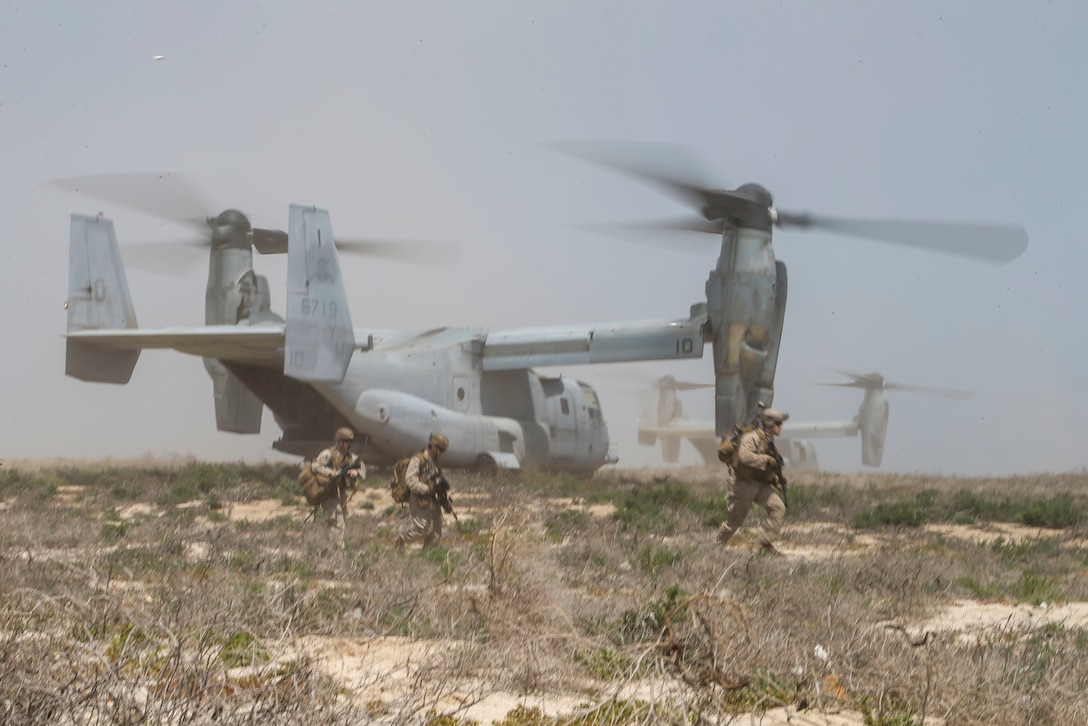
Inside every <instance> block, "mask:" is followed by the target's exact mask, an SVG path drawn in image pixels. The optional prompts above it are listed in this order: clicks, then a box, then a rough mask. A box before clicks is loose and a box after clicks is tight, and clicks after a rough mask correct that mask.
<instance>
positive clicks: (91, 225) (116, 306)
mask: <svg viewBox="0 0 1088 726" xmlns="http://www.w3.org/2000/svg"><path fill="white" fill-rule="evenodd" d="M67 308H68V332H69V333H73V332H79V331H82V330H109V329H118V328H135V327H136V311H135V309H134V308H133V306H132V296H131V295H130V294H129V291H128V281H127V280H126V279H125V270H124V267H123V266H122V265H121V253H120V251H119V250H118V248H117V235H116V234H115V233H114V231H113V222H111V221H110V220H108V219H102V218H100V217H86V216H82V215H78V214H73V215H72V236H71V240H70V242H69V246H68V302H67ZM139 357H140V351H138V350H136V351H130V350H120V351H119V350H110V349H106V348H101V347H98V346H96V345H94V344H93V343H92V342H89V341H86V340H73V339H72V338H69V339H68V343H67V355H66V361H65V371H64V372H65V373H66V374H67V375H69V376H72V377H73V378H78V379H80V380H83V381H95V382H100V383H128V381H129V379H130V378H131V377H132V371H133V369H134V368H135V367H136V361H137V360H138V359H139Z"/></svg>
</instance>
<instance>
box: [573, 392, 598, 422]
mask: <svg viewBox="0 0 1088 726" xmlns="http://www.w3.org/2000/svg"><path fill="white" fill-rule="evenodd" d="M578 385H579V386H580V387H581V388H582V398H583V399H584V400H585V402H586V414H587V415H588V416H589V420H590V421H591V422H597V421H600V420H601V402H600V400H599V399H598V398H597V392H596V391H594V390H593V389H592V388H590V387H589V386H587V385H586V384H584V383H579V384H578Z"/></svg>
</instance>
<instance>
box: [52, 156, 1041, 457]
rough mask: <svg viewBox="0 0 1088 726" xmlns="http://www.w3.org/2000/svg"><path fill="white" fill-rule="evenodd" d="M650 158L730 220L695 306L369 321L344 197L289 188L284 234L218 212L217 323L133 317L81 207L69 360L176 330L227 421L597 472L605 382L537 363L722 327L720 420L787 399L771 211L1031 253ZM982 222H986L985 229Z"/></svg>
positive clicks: (95, 225) (121, 278)
mask: <svg viewBox="0 0 1088 726" xmlns="http://www.w3.org/2000/svg"><path fill="white" fill-rule="evenodd" d="M594 160H598V161H599V159H594ZM642 173H643V174H644V175H648V176H649V177H650V178H651V179H652V180H653V181H656V182H658V183H665V184H666V186H667V187H669V188H671V189H672V190H673V191H676V190H680V191H681V192H682V196H686V197H691V196H692V195H695V196H697V197H698V198H700V199H703V200H704V201H705V204H704V205H703V209H702V213H703V216H704V217H705V219H706V220H707V222H706V223H703V224H701V225H700V230H701V231H715V232H717V233H719V234H721V253H720V255H719V257H718V261H717V264H716V265H715V267H714V269H712V270H711V272H710V275H709V278H708V280H707V283H706V299H705V302H697V303H695V304H694V305H692V306H691V307H690V311H689V314H687V315H686V316H683V317H680V318H676V319H663V320H648V321H635V322H608V323H600V324H575V325H568V326H561V327H545V328H542V327H536V328H517V329H510V330H497V331H486V330H480V329H473V328H439V329H434V330H428V331H426V332H423V333H414V332H407V331H392V330H381V329H367V328H354V327H353V325H352V321H351V317H350V314H349V311H348V305H347V298H346V294H345V291H344V284H343V279H342V276H341V272H340V263H339V260H338V256H337V252H336V243H335V242H334V239H333V234H332V226H331V222H330V218H329V214H328V213H327V212H326V211H325V210H322V209H318V208H315V207H308V206H302V205H292V206H291V207H290V223H289V228H288V232H287V233H286V234H285V233H283V232H280V231H277V230H268V229H260V228H254V227H252V226H251V225H250V222H249V220H248V219H247V218H246V217H245V215H243V214H242V213H241V212H238V211H236V210H227V211H225V212H222V213H221V214H219V215H218V216H217V217H214V218H209V219H207V225H208V227H210V229H211V238H210V264H209V276H208V284H207V291H206V306H205V325H203V326H199V327H186V328H168V329H160V330H144V329H140V328H138V327H137V325H136V316H135V312H134V306H133V303H132V299H131V296H130V294H129V291H128V285H127V282H126V277H125V273H124V269H123V267H122V264H121V257H120V252H119V249H118V244H117V238H116V235H115V233H114V227H113V224H112V222H110V221H109V220H107V219H104V218H101V217H90V216H80V215H73V217H72V225H71V245H70V260H69V285H68V303H67V310H68V327H67V330H68V333H67V338H68V339H67V365H66V373H67V374H68V375H70V376H73V377H76V378H79V379H81V380H86V381H99V382H108V383H126V382H127V381H128V380H129V378H130V377H131V374H132V371H133V369H134V367H135V365H136V362H137V358H138V356H139V353H140V351H141V350H143V349H146V348H171V349H174V350H178V351H180V352H183V353H188V354H191V355H196V356H201V357H203V358H204V360H205V365H206V367H207V369H208V371H209V373H210V374H211V376H212V379H213V383H214V396H215V412H216V424H217V427H218V428H219V430H221V431H231V432H237V433H246V434H255V433H259V431H260V424H261V413H262V409H263V407H264V406H268V407H269V408H270V409H271V411H272V413H273V415H274V417H275V419H276V422H277V423H278V425H279V426H280V428H281V429H282V431H283V435H282V436H281V437H280V438H279V439H278V440H277V441H276V442H275V443H274V444H273V446H274V447H275V448H276V449H278V450H280V451H284V452H288V453H293V454H298V455H310V454H312V453H314V452H315V451H316V450H318V449H320V448H321V447H322V446H324V445H326V444H327V441H328V437H329V432H330V431H333V430H334V429H335V428H337V427H339V426H341V425H345V426H351V427H352V428H354V429H355V430H356V431H357V432H358V433H359V434H360V437H359V438H361V439H362V440H364V441H365V444H364V446H363V447H362V449H361V450H360V451H359V453H360V454H361V455H362V456H363V457H364V459H365V460H366V461H368V462H373V463H375V464H382V463H391V462H393V461H395V460H396V459H397V458H399V457H401V456H404V455H406V454H408V453H411V452H413V451H416V450H418V449H419V448H420V446H421V443H422V442H423V441H425V439H426V437H427V435H428V434H429V433H430V432H432V431H441V432H443V433H445V434H447V435H448V436H449V438H450V448H449V450H448V451H447V452H446V454H445V455H444V457H443V463H445V464H447V465H449V466H462V467H472V466H500V467H509V468H514V467H520V466H525V465H532V466H537V467H540V468H542V469H547V470H559V471H572V472H592V471H594V470H596V469H597V468H599V467H601V466H603V465H606V464H611V463H615V462H616V461H617V456H616V453H615V451H614V448H613V446H612V445H611V443H610V441H609V437H608V429H607V426H606V424H605V420H604V418H603V415H602V411H601V405H600V401H599V400H598V397H597V394H596V392H595V391H594V390H593V388H592V387H590V386H589V385H586V384H584V383H580V382H578V381H575V380H572V379H569V378H566V377H559V378H550V377H545V376H542V375H539V374H538V373H536V372H535V371H534V370H533V367H534V366H536V367H544V366H549V367H550V366H566V365H580V364H589V363H619V362H626V361H646V360H677V359H691V358H701V357H702V356H703V348H704V345H705V344H706V343H710V345H711V346H712V348H713V353H714V373H715V382H716V383H715V388H716V390H715V403H716V406H715V428H716V431H717V434H718V435H719V436H720V435H723V434H724V433H725V432H727V431H729V430H730V429H731V428H732V426H733V425H734V424H735V423H739V422H742V421H744V420H745V419H747V418H748V417H749V416H750V414H751V411H752V409H753V408H754V406H755V405H756V402H763V403H766V404H767V405H770V403H771V401H772V399H773V381H774V372H775V366H776V363H777V358H778V349H779V342H780V335H781V330H782V320H783V316H784V315H785V302H786V268H785V265H784V264H783V263H782V262H780V261H777V260H776V259H775V255H774V250H773V248H772V246H771V228H772V226H773V225H774V224H776V223H777V224H787V223H792V224H794V225H795V226H799V227H802V228H804V227H821V226H822V227H825V228H827V227H831V228H835V229H839V230H840V231H842V232H844V233H846V234H854V235H859V236H871V237H875V238H877V239H884V240H889V239H890V240H891V241H896V242H901V243H906V242H908V240H906V239H904V237H910V236H914V235H920V241H917V242H916V244H918V245H919V246H922V247H929V248H935V249H938V250H943V251H951V252H956V253H960V254H969V255H974V256H979V257H983V258H987V259H998V260H1003V259H1012V258H1013V257H1016V256H1017V255H1019V254H1020V252H1021V251H1022V250H1023V248H1024V246H1026V243H1027V239H1026V235H1025V234H1024V232H1023V230H1019V229H1017V228H1006V227H997V226H993V225H990V226H985V227H980V226H977V225H937V224H933V223H892V222H888V223H883V224H884V225H885V226H886V227H887V229H883V230H881V229H876V228H874V225H876V224H877V223H872V222H854V223H850V222H847V221H844V220H819V219H817V218H814V217H809V216H807V215H787V214H784V213H781V212H778V211H776V210H775V208H774V207H773V206H771V198H770V194H769V193H768V192H767V191H766V190H765V189H763V187H760V186H758V185H751V184H749V185H744V186H742V187H740V188H738V189H737V190H735V191H724V192H723V191H703V190H701V189H699V188H696V187H694V186H692V185H691V184H685V183H683V182H678V181H676V180H675V179H664V178H663V177H662V176H660V175H658V176H657V177H654V175H653V173H652V171H651V172H645V171H643V172H642ZM162 178H163V177H161V176H152V175H148V179H147V185H146V186H147V187H148V188H149V190H150V191H153V189H151V187H154V186H155V183H156V180H161V179H162ZM70 181H78V182H80V183H78V184H76V186H78V187H79V188H80V189H83V190H89V189H93V187H94V184H93V183H92V182H91V181H90V180H87V183H82V181H81V180H70ZM66 186H71V184H70V183H69V184H66ZM145 191H148V190H145ZM90 193H92V194H94V191H91V192H90ZM98 196H106V198H109V196H107V195H104V194H98ZM115 200H116V199H115ZM121 201H122V203H124V200H121ZM191 217H192V215H188V216H186V217H185V218H187V219H191ZM175 218H177V217H175ZM851 224H853V225H860V226H851ZM708 225H709V226H708ZM703 227H706V229H702V228H703ZM980 234H981V235H984V236H987V239H986V240H985V241H981V242H980V239H979V238H980ZM961 237H966V240H964V239H961ZM254 249H257V250H258V251H259V252H262V253H277V252H279V253H282V252H286V253H287V258H288V262H287V302H286V316H285V317H280V316H279V315H277V314H275V313H273V312H272V311H271V304H270V301H271V294H270V291H269V286H268V283H267V280H266V279H265V278H264V277H263V276H260V275H257V274H256V273H255V272H254V270H253V250H254Z"/></svg>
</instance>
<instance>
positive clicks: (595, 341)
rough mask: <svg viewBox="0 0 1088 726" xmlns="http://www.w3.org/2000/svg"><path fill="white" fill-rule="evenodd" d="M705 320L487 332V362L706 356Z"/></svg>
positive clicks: (498, 365)
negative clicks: (704, 350)
mask: <svg viewBox="0 0 1088 726" xmlns="http://www.w3.org/2000/svg"><path fill="white" fill-rule="evenodd" d="M704 323H705V317H700V318H696V319H693V320H644V321H635V322H628V323H601V324H596V325H593V324H591V325H570V326H562V327H541V328H516V329H511V330H497V331H493V332H491V333H487V334H486V335H485V337H484V341H483V367H484V370H485V371H499V370H510V369H514V368H530V367H533V366H541V367H544V366H561V365H582V364H587V363H622V362H628V361H643V360H675V359H682V358H702V357H703V332H702V331H703V325H704Z"/></svg>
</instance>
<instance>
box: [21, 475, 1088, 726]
mask: <svg viewBox="0 0 1088 726" xmlns="http://www.w3.org/2000/svg"><path fill="white" fill-rule="evenodd" d="M294 473H295V470H294V468H293V467H291V466H288V465H278V464H275V465H273V464H267V465H256V466H252V465H251V466H246V465H241V464H239V465H220V464H201V463H199V462H194V461H167V462H157V461H141V462H112V461H111V462H97V463H96V462H89V463H87V462H83V463H80V464H78V465H76V464H71V463H66V462H6V465H5V467H4V468H3V469H2V470H0V532H2V535H0V536H2V538H3V539H2V549H0V714H2V717H0V719H2V720H3V721H4V722H8V723H53V722H59V723H78V724H83V723H88V724H90V723H94V724H97V723H147V722H154V723H204V722H209V723H210V722H214V723H217V724H220V723H383V724H416V723H425V722H430V723H433V724H462V723H463V724H469V723H480V724H491V723H499V724H503V725H504V726H515V725H516V724H530V725H536V724H554V723H571V724H629V723H632V724H633V723H675V724H681V723H684V724H693V723H699V724H716V723H722V724H724V723H734V722H738V723H739V722H742V721H741V718H742V716H741V715H742V714H748V713H758V714H762V719H763V721H762V722H763V723H779V722H780V723H785V721H784V720H782V721H776V720H775V719H776V718H783V719H784V718H785V717H786V716H787V715H788V716H789V718H791V719H792V721H791V722H792V723H857V724H861V723H869V724H878V725H887V726H891V725H906V724H921V723H923V721H925V722H926V723H946V724H1024V723H1039V724H1044V723H1081V722H1084V720H1085V716H1086V714H1088V700H1086V699H1085V696H1084V695H1083V694H1084V692H1085V690H1086V688H1085V687H1086V685H1088V659H1086V658H1085V656H1086V654H1088V631H1086V630H1085V627H1084V623H1085V622H1086V621H1085V620H1083V619H1082V620H1075V619H1073V618H1072V617H1070V618H1068V619H1066V620H1056V619H1053V618H1048V617H1046V615H1047V614H1048V613H1057V612H1066V611H1065V610H1056V609H1055V608H1054V604H1055V603H1058V604H1068V605H1069V607H1073V606H1074V604H1076V603H1081V602H1084V601H1088V578H1086V577H1085V576H1084V575H1085V570H1086V567H1088V548H1086V547H1085V544H1086V538H1085V534H1086V529H1085V526H1086V525H1085V518H1084V517H1083V515H1082V512H1084V511H1085V510H1086V508H1088V489H1085V485H1086V484H1088V475H1086V474H1085V473H1083V472H1081V473H1075V474H1068V475H1060V476H1036V477H1018V478H1008V479H986V480H982V479H978V480H966V479H944V478H939V477H931V476H924V475H915V476H902V475H854V476H839V475H833V474H826V475H807V476H805V477H803V478H800V477H799V479H798V481H797V482H795V483H794V484H793V486H792V487H791V492H790V494H791V508H790V510H789V514H788V519H787V524H786V530H785V540H784V542H783V549H784V550H785V551H786V553H787V555H788V556H786V557H782V558H768V557H760V556H756V555H755V553H754V550H753V548H752V543H753V542H754V538H753V537H751V536H745V534H744V533H742V534H741V535H740V536H739V537H738V538H737V539H738V540H739V541H737V542H736V543H735V544H733V545H731V546H730V547H728V548H724V549H723V548H720V547H717V546H716V545H715V544H713V535H714V527H715V526H716V524H717V522H718V521H719V520H720V519H721V516H722V513H723V511H724V510H723V508H722V506H723V505H722V502H721V499H722V492H721V490H720V484H719V480H718V478H719V476H720V474H721V472H709V473H708V472H706V471H704V470H699V469H695V470H690V471H687V470H683V471H677V470H671V471H668V472H644V473H633V472H611V473H606V474H602V475H599V476H597V477H594V478H593V479H588V480H581V479H577V478H574V477H562V476H560V477H553V476H545V475H541V474H537V473H534V472H521V473H517V474H509V475H500V476H497V477H486V478H483V477H478V476H475V475H470V474H455V475H454V477H451V479H452V480H453V482H454V487H455V489H456V491H455V493H454V494H455V496H454V501H455V505H457V507H458V513H459V516H460V523H459V524H456V525H454V523H453V522H452V521H450V520H449V519H447V527H448V532H447V536H446V538H445V539H444V540H443V547H440V548H438V549H436V550H433V551H430V552H421V551H419V550H408V551H407V552H404V553H398V552H396V551H395V549H394V548H393V547H392V546H391V544H392V535H393V532H394V529H395V527H396V526H398V525H399V523H400V520H399V517H400V516H402V515H401V513H400V511H399V507H394V506H392V505H391V502H390V500H389V498H388V494H387V493H386V492H385V491H384V480H383V478H382V477H380V476H373V478H372V482H371V483H372V485H373V488H371V489H368V490H363V491H361V492H360V493H359V495H358V496H357V497H356V499H355V501H354V502H353V514H354V516H353V517H352V518H351V519H350V520H349V522H348V530H347V550H346V552H344V553H336V552H330V551H329V549H328V539H327V538H326V536H325V532H324V531H323V527H322V525H320V524H317V525H315V524H313V523H312V522H311V523H305V522H304V521H303V520H304V518H305V517H306V515H307V514H308V512H307V511H306V508H305V506H304V505H303V504H302V502H301V498H299V497H298V496H297V494H296V493H295V491H294V486H295V485H294ZM754 523H755V522H754V521H750V522H749V524H754ZM965 600H976V601H984V602H987V603H990V604H993V603H1001V604H1004V605H1005V606H1007V607H1009V608H1010V612H1011V611H1012V610H1014V609H1016V610H1019V611H1020V612H1021V613H1022V614H1023V613H1027V615H1029V616H1030V617H1029V618H1028V619H1027V620H1024V619H1020V620H1017V621H1016V624H1015V625H1014V624H1013V620H1012V619H1011V616H1010V619H1008V620H1006V621H1004V623H1003V624H1001V625H999V626H997V627H987V628H983V629H978V628H975V629H973V630H970V631H967V630H965V629H964V628H961V627H958V626H957V625H956V624H955V623H952V624H949V623H947V622H945V623H943V624H941V625H940V626H938V625H937V624H936V623H937V621H936V620H934V618H936V617H937V616H939V615H940V614H941V613H942V612H944V611H945V608H947V607H949V606H950V605H952V604H954V603H961V604H962V602H963V601H965ZM1044 603H1045V607H1044ZM1069 612H1072V611H1069ZM1024 622H1027V625H1024V624H1023V623H1024ZM744 718H745V719H746V718H747V717H744ZM836 719H837V720H836ZM743 722H745V723H746V722H747V721H746V720H745V721H743Z"/></svg>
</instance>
